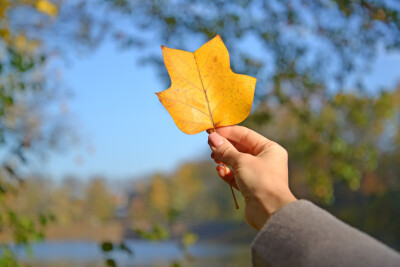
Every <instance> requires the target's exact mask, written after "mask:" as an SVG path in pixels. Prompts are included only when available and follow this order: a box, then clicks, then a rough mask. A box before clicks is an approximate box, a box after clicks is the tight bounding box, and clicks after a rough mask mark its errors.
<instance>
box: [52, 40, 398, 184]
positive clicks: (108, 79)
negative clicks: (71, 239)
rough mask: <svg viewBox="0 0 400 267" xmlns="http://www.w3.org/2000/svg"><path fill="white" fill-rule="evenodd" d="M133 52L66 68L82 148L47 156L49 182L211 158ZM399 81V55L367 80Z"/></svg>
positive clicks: (385, 59) (109, 51) (137, 172)
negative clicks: (175, 119)
mask: <svg viewBox="0 0 400 267" xmlns="http://www.w3.org/2000/svg"><path fill="white" fill-rule="evenodd" d="M160 45H161V44H160ZM197 48H198V47H193V51H194V50H196V49H197ZM137 52H138V51H134V50H130V51H124V52H121V51H119V50H117V49H115V46H114V45H113V44H111V43H106V44H104V45H103V46H102V47H100V48H99V49H98V50H96V51H95V52H94V53H92V54H91V55H85V57H84V58H79V57H77V56H76V58H75V59H74V61H73V62H74V63H73V64H72V66H69V67H66V68H65V71H64V81H65V83H66V84H67V85H68V86H70V87H71V88H72V90H73V92H74V97H73V98H72V99H71V101H70V102H69V107H70V111H71V113H72V115H73V116H74V118H76V123H75V124H76V129H77V131H78V133H79V135H80V137H81V142H80V144H78V145H75V146H71V147H70V148H69V149H68V151H65V152H64V153H55V154H52V155H51V157H50V158H49V160H48V162H47V163H46V164H45V166H44V167H45V168H44V170H45V171H46V172H48V173H50V174H51V176H53V177H55V178H62V177H63V176H64V175H66V174H74V175H77V176H79V177H82V178H88V177H90V176H91V175H96V174H102V175H105V176H106V177H108V178H130V177H140V176H143V175H147V174H151V173H153V172H156V171H167V172H170V171H173V170H174V169H176V168H177V167H178V166H179V165H180V164H181V163H182V162H184V161H192V160H197V159H199V158H206V157H208V156H209V153H210V151H209V147H208V145H207V134H205V133H200V134H197V135H187V134H184V133H182V132H181V131H180V130H179V129H178V128H177V127H176V125H175V124H174V122H173V120H172V118H171V117H170V116H169V114H168V112H167V111H166V110H165V109H164V107H163V106H162V104H161V103H160V102H159V101H158V98H157V96H156V95H155V94H154V93H155V92H159V91H162V90H165V89H167V88H164V87H163V85H162V84H161V82H160V80H158V78H157V75H156V73H155V72H154V70H153V69H152V68H151V67H150V66H147V67H143V66H140V65H139V64H138V63H137V61H136V57H135V53H137ZM159 53H160V58H161V57H162V54H161V49H160V52H159ZM399 77H400V55H399V54H396V55H381V56H379V57H378V60H377V62H376V63H375V64H374V67H373V71H372V73H370V74H369V75H368V76H367V77H366V81H367V83H368V84H369V85H370V86H371V87H375V86H376V85H381V86H394V85H395V84H396V82H397V81H398V80H399V79H398V78H399Z"/></svg>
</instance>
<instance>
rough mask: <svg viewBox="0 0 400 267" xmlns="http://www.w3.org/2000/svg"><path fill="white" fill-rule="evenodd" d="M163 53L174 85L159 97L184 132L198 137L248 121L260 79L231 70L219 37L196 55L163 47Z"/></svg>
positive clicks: (226, 52) (201, 48)
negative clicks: (218, 128) (206, 132)
mask: <svg viewBox="0 0 400 267" xmlns="http://www.w3.org/2000/svg"><path fill="white" fill-rule="evenodd" d="M162 52H163V56H164V62H165V66H166V67H167V70H168V73H169V75H170V77H171V82H172V85H171V87H170V88H169V89H167V90H165V91H163V92H160V93H156V94H157V95H158V97H159V99H160V101H161V103H162V104H163V105H164V106H165V108H166V109H167V110H168V112H169V114H170V115H171V116H172V118H173V119H174V121H175V123H176V125H177V126H178V128H179V129H180V130H181V131H183V132H184V133H187V134H196V133H199V132H201V131H204V130H207V129H212V128H216V127H221V126H228V125H234V124H238V123H240V122H242V121H243V120H244V119H246V118H247V116H248V115H249V113H250V110H251V105H252V103H253V97H254V89H255V86H256V81H257V79H255V78H253V77H250V76H246V75H241V74H236V73H234V72H233V71H232V70H231V67H230V63H229V53H228V50H227V49H226V47H225V45H224V43H223V42H222V40H221V37H220V36H219V35H217V36H216V37H215V38H213V39H212V40H210V41H209V42H207V43H206V44H204V45H203V46H202V47H200V48H199V49H197V50H196V51H195V52H194V53H191V52H187V51H182V50H178V49H172V48H167V47H164V46H162Z"/></svg>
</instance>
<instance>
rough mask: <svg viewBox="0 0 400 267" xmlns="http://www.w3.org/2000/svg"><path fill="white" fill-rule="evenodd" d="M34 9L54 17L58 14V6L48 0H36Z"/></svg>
mask: <svg viewBox="0 0 400 267" xmlns="http://www.w3.org/2000/svg"><path fill="white" fill-rule="evenodd" d="M36 9H37V10H38V11H39V12H42V13H44V14H46V15H48V16H50V17H55V16H56V15H57V14H58V7H57V6H56V5H55V4H53V3H52V2H50V1H47V0H39V1H37V2H36Z"/></svg>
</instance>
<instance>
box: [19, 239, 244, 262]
mask: <svg viewBox="0 0 400 267" xmlns="http://www.w3.org/2000/svg"><path fill="white" fill-rule="evenodd" d="M125 243H126V245H127V246H128V247H129V248H130V249H132V250H133V255H132V256H130V255H128V254H127V253H123V252H117V253H111V254H109V255H107V256H110V257H111V258H113V259H114V260H115V261H116V262H117V264H118V266H123V267H127V266H146V267H150V266H154V267H159V266H160V267H161V266H171V264H172V263H173V262H175V261H178V262H180V263H181V265H182V266H190V267H198V266H208V267H213V266H230V267H236V266H238V267H239V266H250V265H251V264H250V263H251V262H250V245H249V246H246V245H229V244H213V243H198V244H195V245H193V246H192V247H190V248H189V250H188V252H189V254H190V259H189V258H187V257H185V256H184V252H183V251H182V250H181V249H180V248H179V246H178V244H177V243H175V242H160V243H156V242H148V241H136V240H134V241H126V242H125ZM15 251H16V254H17V256H18V258H19V259H20V260H21V261H22V262H24V263H27V264H29V266H32V267H39V266H40V267H50V266H59V267H64V266H77V267H81V266H82V267H94V266H102V265H103V262H104V259H105V258H106V255H105V254H104V253H102V252H101V249H100V247H99V244H98V243H95V242H82V241H79V242H71V241H68V242H43V243H35V244H33V245H32V252H33V255H29V253H27V252H26V250H25V249H23V248H16V250H15Z"/></svg>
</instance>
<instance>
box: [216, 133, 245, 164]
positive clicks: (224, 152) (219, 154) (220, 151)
mask: <svg viewBox="0 0 400 267" xmlns="http://www.w3.org/2000/svg"><path fill="white" fill-rule="evenodd" d="M208 140H209V143H210V147H211V150H212V151H213V152H214V155H215V158H217V159H218V160H220V161H221V162H223V163H225V164H227V165H229V166H232V167H236V166H237V164H238V162H239V160H240V158H241V156H242V153H240V152H239V151H237V149H236V148H235V147H234V146H233V145H232V144H231V143H230V142H229V141H228V140H226V139H225V138H223V137H222V136H220V135H219V134H217V133H211V134H210V135H209V136H208Z"/></svg>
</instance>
